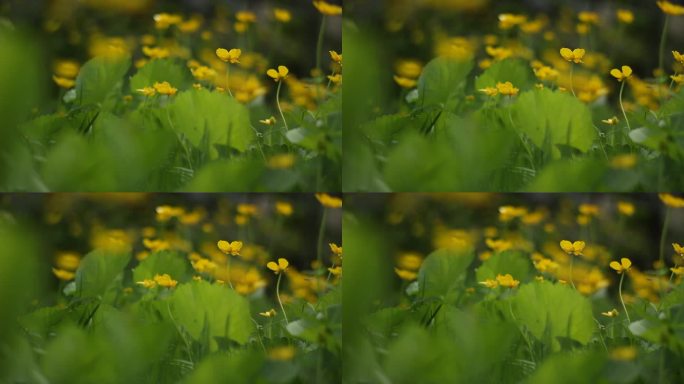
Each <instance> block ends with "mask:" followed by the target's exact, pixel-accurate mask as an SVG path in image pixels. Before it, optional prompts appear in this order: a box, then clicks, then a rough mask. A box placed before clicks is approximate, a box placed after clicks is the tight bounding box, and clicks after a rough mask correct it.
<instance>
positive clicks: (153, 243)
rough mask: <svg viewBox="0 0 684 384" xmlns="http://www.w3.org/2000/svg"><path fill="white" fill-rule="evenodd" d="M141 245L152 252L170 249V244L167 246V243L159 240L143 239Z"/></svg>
mask: <svg viewBox="0 0 684 384" xmlns="http://www.w3.org/2000/svg"><path fill="white" fill-rule="evenodd" d="M143 245H144V246H145V248H147V249H149V250H150V251H152V252H157V251H163V250H165V249H169V248H171V244H169V242H168V241H164V240H159V239H156V240H153V239H143Z"/></svg>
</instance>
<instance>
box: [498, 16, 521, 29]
mask: <svg viewBox="0 0 684 384" xmlns="http://www.w3.org/2000/svg"><path fill="white" fill-rule="evenodd" d="M525 22H527V16H525V15H516V14H512V13H502V14H500V15H499V28H501V29H511V28H513V27H515V26H516V25H521V24H524V23H525Z"/></svg>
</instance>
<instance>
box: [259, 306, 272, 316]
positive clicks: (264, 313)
mask: <svg viewBox="0 0 684 384" xmlns="http://www.w3.org/2000/svg"><path fill="white" fill-rule="evenodd" d="M259 314H260V315H261V316H263V317H275V315H276V310H275V309H273V308H271V309H269V310H268V311H266V312H259Z"/></svg>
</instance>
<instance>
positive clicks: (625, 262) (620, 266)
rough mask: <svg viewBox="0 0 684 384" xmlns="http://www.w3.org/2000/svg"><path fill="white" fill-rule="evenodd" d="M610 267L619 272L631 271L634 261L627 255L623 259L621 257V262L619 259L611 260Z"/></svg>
mask: <svg viewBox="0 0 684 384" xmlns="http://www.w3.org/2000/svg"><path fill="white" fill-rule="evenodd" d="M610 267H611V268H613V269H614V270H616V271H617V273H618V274H620V273H622V272H626V271H629V269H630V268H632V261H631V260H629V259H628V258H626V257H623V258H622V259H620V262H619V263H618V262H617V261H611V262H610Z"/></svg>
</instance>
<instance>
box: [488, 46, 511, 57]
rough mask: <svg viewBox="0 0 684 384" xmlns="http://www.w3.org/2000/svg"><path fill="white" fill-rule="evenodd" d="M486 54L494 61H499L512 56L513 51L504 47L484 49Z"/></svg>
mask: <svg viewBox="0 0 684 384" xmlns="http://www.w3.org/2000/svg"><path fill="white" fill-rule="evenodd" d="M485 50H486V51H487V54H488V55H489V56H491V57H493V58H494V59H495V60H498V61H501V60H504V59H507V58H509V57H511V56H513V51H512V50H510V49H508V48H504V47H489V46H488V47H486V48H485Z"/></svg>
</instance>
